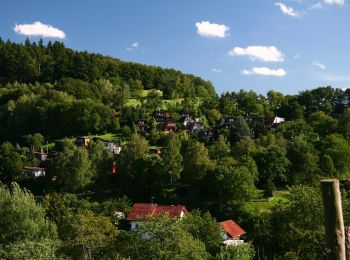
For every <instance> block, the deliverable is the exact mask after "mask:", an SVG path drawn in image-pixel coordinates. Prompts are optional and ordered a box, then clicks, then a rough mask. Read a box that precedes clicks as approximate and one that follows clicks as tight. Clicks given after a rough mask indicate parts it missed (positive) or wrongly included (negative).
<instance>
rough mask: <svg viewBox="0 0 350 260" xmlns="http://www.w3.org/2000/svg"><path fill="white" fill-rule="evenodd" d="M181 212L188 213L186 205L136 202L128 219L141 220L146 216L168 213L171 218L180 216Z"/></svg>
mask: <svg viewBox="0 0 350 260" xmlns="http://www.w3.org/2000/svg"><path fill="white" fill-rule="evenodd" d="M181 212H184V213H185V214H186V213H188V211H187V209H186V208H185V207H184V206H181V205H176V206H160V205H158V204H154V203H135V204H134V206H133V207H132V209H131V211H130V213H129V215H128V217H127V218H126V220H139V219H141V218H144V217H146V216H159V215H162V214H164V213H168V214H169V216H170V217H171V218H175V217H180V216H181Z"/></svg>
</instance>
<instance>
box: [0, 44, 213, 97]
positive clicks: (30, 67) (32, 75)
mask: <svg viewBox="0 0 350 260" xmlns="http://www.w3.org/2000/svg"><path fill="white" fill-rule="evenodd" d="M63 78H74V79H80V80H82V81H85V82H93V81H94V80H98V79H108V80H109V81H111V82H113V83H116V84H119V85H120V84H122V83H124V82H126V83H129V82H130V81H132V80H134V81H135V80H140V81H141V82H142V85H143V86H144V88H145V89H159V90H161V91H162V92H163V94H164V97H166V98H179V97H184V96H185V95H190V94H192V95H195V96H199V97H203V96H215V95H216V93H215V90H214V87H213V85H212V84H211V83H210V82H209V81H205V80H203V79H201V78H199V77H196V76H194V75H190V74H183V73H182V72H180V71H177V70H174V69H164V68H161V67H156V66H147V65H143V64H138V63H132V62H124V61H121V60H119V59H115V58H111V57H108V56H103V55H100V54H93V53H88V52H86V51H84V52H78V51H74V50H72V49H69V48H66V47H65V46H64V44H63V43H62V42H54V43H52V42H49V43H48V44H47V45H44V43H43V41H42V40H40V41H39V42H38V43H35V42H30V41H29V40H28V39H27V40H26V42H25V43H24V44H20V43H14V42H11V41H9V40H8V41H6V42H4V41H3V40H2V39H1V38H0V84H6V83H13V82H15V81H17V82H21V83H34V82H49V83H54V82H56V81H59V80H61V79H63Z"/></svg>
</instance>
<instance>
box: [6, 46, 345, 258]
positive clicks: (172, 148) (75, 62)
mask: <svg viewBox="0 0 350 260" xmlns="http://www.w3.org/2000/svg"><path fill="white" fill-rule="evenodd" d="M12 61H16V62H12ZM349 101H350V90H349V89H345V90H343V89H339V88H332V87H330V86H324V87H319V88H316V89H312V90H305V91H301V92H300V93H298V94H296V95H284V94H282V93H280V92H276V91H269V92H268V93H267V94H266V95H262V94H258V93H255V92H254V91H246V90H239V91H236V92H235V91H232V92H225V93H222V94H220V95H218V94H217V93H216V92H215V89H214V87H213V86H212V84H211V83H210V82H208V81H205V80H203V79H201V78H199V77H196V76H194V75H188V74H183V73H182V72H180V71H176V70H172V69H162V68H160V67H154V66H147V65H142V64H138V63H131V62H124V61H121V60H117V59H113V58H111V57H106V56H102V55H99V54H90V53H87V52H78V51H74V50H72V49H69V48H66V47H65V46H64V44H63V43H59V42H54V43H52V42H48V43H47V44H44V42H43V41H40V42H38V43H36V42H30V41H29V40H27V41H26V42H25V43H23V44H20V43H14V42H11V41H6V42H5V41H3V40H0V122H1V126H0V139H1V145H0V181H1V185H0V215H2V216H4V217H3V218H2V221H0V229H1V230H2V232H3V233H2V236H1V237H0V258H4V259H27V257H28V254H29V253H30V255H31V256H36V259H63V258H64V259H174V258H175V259H321V258H322V257H323V251H322V250H321V249H323V248H324V236H325V231H324V226H323V222H324V213H323V207H322V199H321V194H320V189H319V181H320V180H321V179H323V178H338V179H340V180H341V183H342V186H341V191H342V200H343V201H342V203H343V212H344V223H345V225H349V224H350V199H349V198H350V196H349V195H350V193H349V185H348V181H347V180H348V179H349V176H350V141H349V138H350V108H349V103H350V102H349ZM28 223H30V224H28ZM14 230H16V231H18V232H14ZM33 241H35V242H33ZM28 252H29V253H28ZM46 256H48V257H46Z"/></svg>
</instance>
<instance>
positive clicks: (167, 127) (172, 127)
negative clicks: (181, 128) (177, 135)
mask: <svg viewBox="0 0 350 260" xmlns="http://www.w3.org/2000/svg"><path fill="white" fill-rule="evenodd" d="M158 129H159V130H160V131H163V132H166V133H170V132H175V131H176V123H174V122H172V121H166V122H163V123H160V124H159V126H158Z"/></svg>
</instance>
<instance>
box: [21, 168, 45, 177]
mask: <svg viewBox="0 0 350 260" xmlns="http://www.w3.org/2000/svg"><path fill="white" fill-rule="evenodd" d="M45 171H46V168H41V167H24V168H23V174H24V175H25V176H28V177H30V178H37V177H44V176H45Z"/></svg>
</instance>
